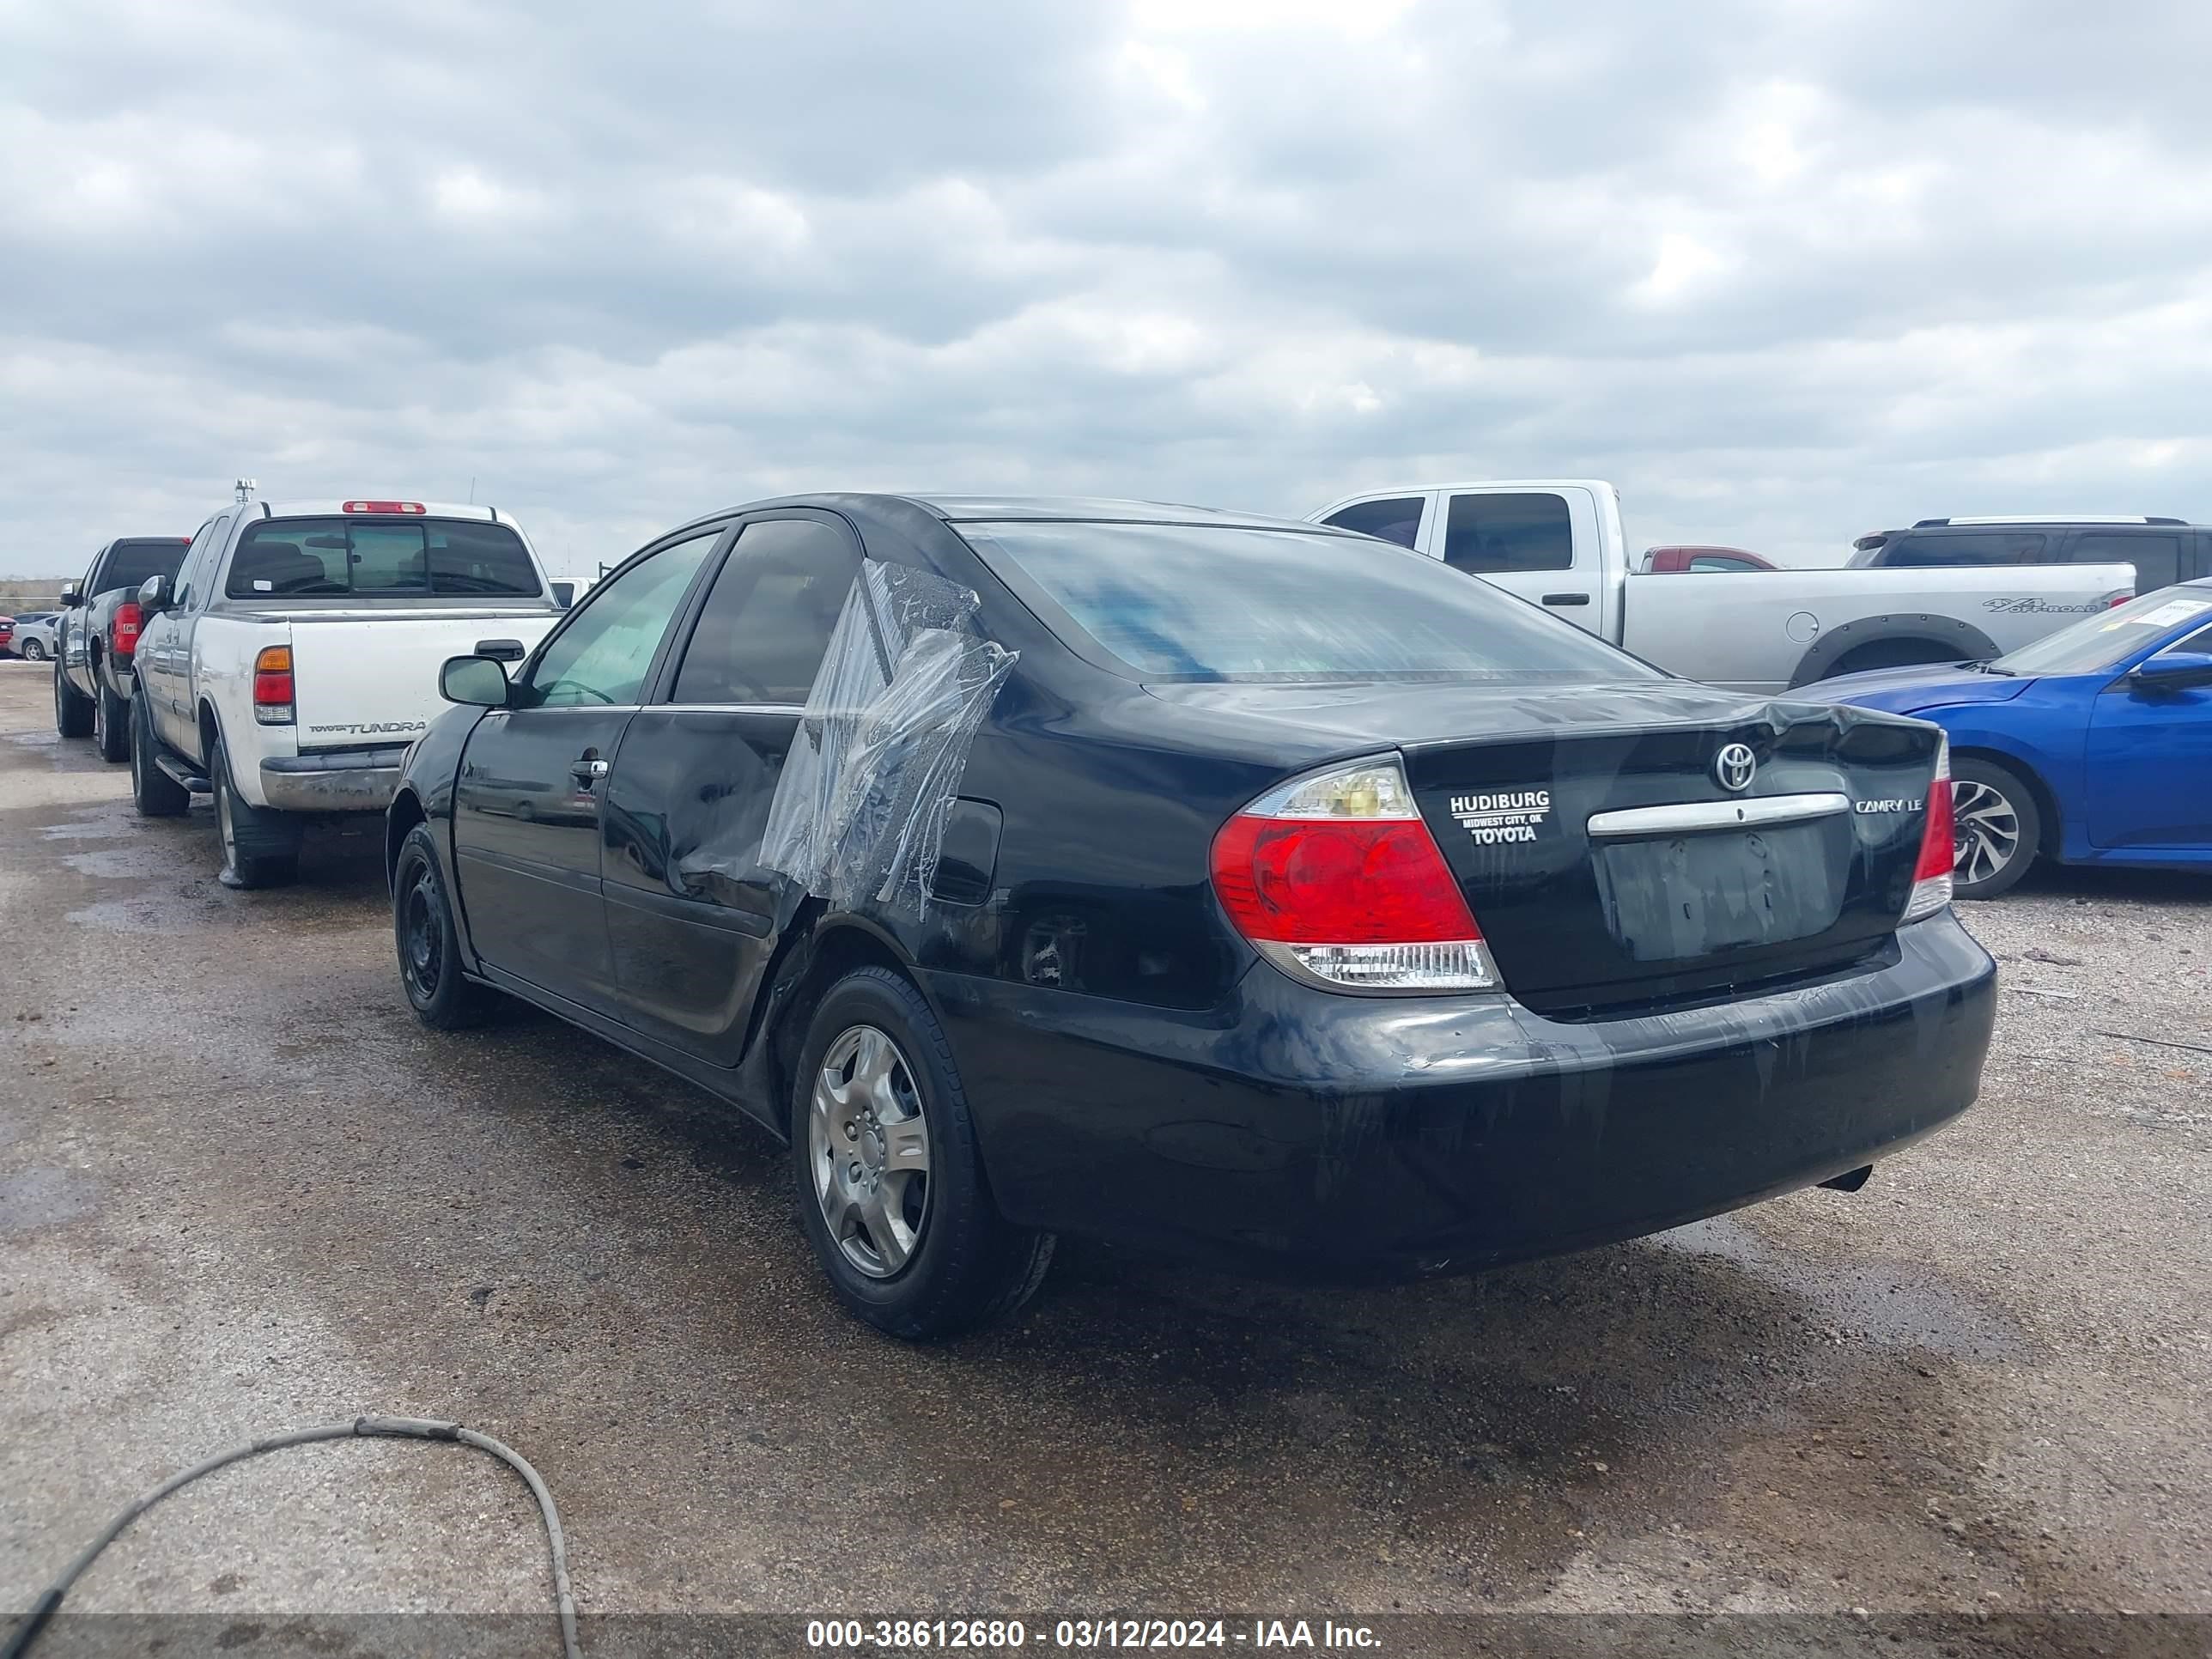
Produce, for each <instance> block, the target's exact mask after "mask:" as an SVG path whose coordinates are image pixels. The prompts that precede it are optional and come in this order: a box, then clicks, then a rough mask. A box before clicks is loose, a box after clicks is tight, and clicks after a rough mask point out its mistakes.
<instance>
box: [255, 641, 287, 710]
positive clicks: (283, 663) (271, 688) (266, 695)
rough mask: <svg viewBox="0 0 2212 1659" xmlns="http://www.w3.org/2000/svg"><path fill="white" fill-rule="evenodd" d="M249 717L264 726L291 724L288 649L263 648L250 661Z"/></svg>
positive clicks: (282, 647)
mask: <svg viewBox="0 0 2212 1659" xmlns="http://www.w3.org/2000/svg"><path fill="white" fill-rule="evenodd" d="M253 718H254V719H255V720H258V721H260V722H261V724H262V725H264V726H289V725H290V724H291V723H292V647H290V646H289V645H267V646H264V647H262V648H261V651H260V653H259V654H258V655H257V656H256V657H255V658H254V659H253Z"/></svg>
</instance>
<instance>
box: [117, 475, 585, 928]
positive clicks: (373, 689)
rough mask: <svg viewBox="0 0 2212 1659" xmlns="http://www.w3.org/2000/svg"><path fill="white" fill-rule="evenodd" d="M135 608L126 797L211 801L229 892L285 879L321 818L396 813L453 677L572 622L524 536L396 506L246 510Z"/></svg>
mask: <svg viewBox="0 0 2212 1659" xmlns="http://www.w3.org/2000/svg"><path fill="white" fill-rule="evenodd" d="M138 605H139V611H140V613H141V617H142V621H141V623H140V627H139V635H138V645H137V675H136V680H137V684H136V687H135V690H134V691H133V694H132V696H131V793H132V795H133V797H134V798H135V799H136V800H137V805H138V810H139V811H140V812H141V813H143V814H144V815H145V816H147V817H175V816H177V815H179V814H180V813H182V812H183V811H185V809H186V808H187V807H188V806H189V805H191V797H192V796H193V795H194V794H199V793H212V794H213V795H214V796H215V806H216V825H217V827H218V829H219V830H220V832H221V834H222V854H223V868H222V879H223V881H224V882H225V883H226V884H228V885H231V886H234V887H263V886H268V885H270V884H275V883H277V882H282V881H285V880H289V878H291V877H292V876H293V875H294V874H295V872H297V870H298V867H299V854H300V836H301V829H302V828H303V826H304V824H305V823H307V820H308V819H310V818H311V817H315V816H317V815H320V814H325V813H343V812H381V811H384V809H385V808H386V805H389V804H390V803H391V799H392V791H393V789H394V787H396V786H397V784H398V781H399V769H400V763H401V761H402V759H403V758H404V755H405V753H406V750H407V748H408V745H409V744H411V743H412V742H413V741H414V740H415V739H416V738H418V737H420V736H421V735H422V732H423V731H424V730H425V728H426V727H427V726H428V723H429V721H430V720H431V718H432V716H434V715H435V714H438V713H439V712H441V710H442V709H443V708H444V707H445V705H444V703H443V702H442V701H441V699H440V696H439V695H438V671H439V669H440V667H441V665H442V664H443V663H444V662H445V660H446V659H447V658H448V657H462V656H471V655H476V656H491V657H498V658H501V659H505V660H507V661H520V660H521V659H522V658H523V657H524V656H525V655H526V654H527V653H529V652H530V650H531V649H532V647H535V646H536V645H537V643H538V641H539V640H541V639H543V638H544V636H545V635H546V634H547V633H548V632H550V630H551V629H552V626H553V624H554V623H555V622H556V620H558V618H559V616H560V607H559V605H557V604H556V602H555V599H554V598H553V596H552V594H551V592H550V591H549V589H548V588H547V586H546V581H545V573H544V568H543V567H542V566H541V565H540V564H539V563H538V556H537V554H536V553H535V552H534V551H532V549H531V546H530V542H529V539H528V538H526V536H524V534H523V533H522V531H521V528H520V526H518V525H516V524H515V522H514V520H513V519H511V518H507V517H505V516H503V515H502V514H501V513H498V512H497V511H495V509H493V508H491V507H444V506H440V505H437V504H435V503H426V502H422V501H311V502H291V503H285V504H278V505H271V504H270V503H269V502H267V501H240V502H239V503H238V504H236V505H235V506H233V507H228V508H226V509H225V510H224V511H222V512H221V513H217V514H216V516H215V517H213V518H212V519H210V520H208V521H207V522H206V523H205V524H204V525H202V526H200V529H199V533H198V534H197V535H196V536H194V537H193V538H192V542H191V547H190V548H189V549H188V550H186V552H185V558H184V562H183V564H182V565H180V566H179V568H178V570H177V574H176V575H175V577H174V578H169V577H164V576H155V577H154V578H153V579H152V580H149V581H148V582H147V583H146V584H145V585H144V586H143V587H142V588H141V589H140V590H139V592H138Z"/></svg>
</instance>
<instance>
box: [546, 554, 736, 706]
mask: <svg viewBox="0 0 2212 1659" xmlns="http://www.w3.org/2000/svg"><path fill="white" fill-rule="evenodd" d="M721 534H722V532H721V531H720V528H716V529H714V530H709V531H708V532H705V533H703V534H702V535H697V536H694V537H692V538H690V540H689V541H683V542H678V543H676V544H674V545H673V546H671V547H664V548H662V549H661V550H659V552H657V553H649V554H647V556H645V557H644V558H642V559H641V560H639V561H638V562H636V563H635V564H634V565H631V566H630V567H629V568H628V569H626V570H624V571H623V573H622V574H620V575H617V576H613V577H611V578H609V579H608V580H606V581H605V582H603V583H601V584H600V585H599V586H597V587H595V588H593V589H592V592H591V595H590V597H589V599H587V600H586V602H585V603H584V604H583V605H579V606H578V607H577V608H576V609H575V610H574V611H570V612H569V613H568V614H569V622H568V626H567V627H565V628H563V629H562V630H561V631H560V632H559V633H558V634H556V635H554V636H553V638H552V639H551V640H550V641H547V643H546V646H545V649H544V653H542V654H541V655H540V656H539V657H538V661H537V663H536V665H534V666H532V669H531V671H530V680H529V690H530V696H529V698H528V702H530V703H532V704H534V705H536V706H537V707H539V708H576V707H580V706H586V705H589V706H595V707H599V708H604V707H605V706H607V705H608V704H610V703H612V704H616V705H628V704H631V703H635V702H636V701H637V700H638V696H639V693H640V692H641V691H642V690H644V689H645V677H646V675H647V673H648V672H649V671H651V670H652V667H653V653H655V652H657V651H659V649H660V640H661V636H662V635H665V633H667V631H668V624H669V622H670V620H671V618H672V617H674V616H675V615H676V607H677V606H678V605H681V604H682V603H683V602H684V592H685V590H687V589H688V588H689V587H690V586H691V578H692V577H693V576H695V575H696V574H698V570H699V567H700V565H701V564H702V563H703V562H705V561H706V557H707V555H708V554H709V553H710V552H712V551H713V550H714V544H715V542H717V541H718V540H720V538H721Z"/></svg>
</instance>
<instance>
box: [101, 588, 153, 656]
mask: <svg viewBox="0 0 2212 1659" xmlns="http://www.w3.org/2000/svg"><path fill="white" fill-rule="evenodd" d="M145 620H146V618H145V615H144V613H143V612H142V611H140V610H139V609H138V607H137V605H136V604H135V603H134V602H132V601H131V600H129V599H125V600H124V601H123V603H122V604H120V605H117V606H116V607H115V614H114V615H113V616H112V617H109V618H108V622H107V649H108V651H109V653H111V654H112V655H114V656H118V657H128V656H130V655H131V654H132V653H135V652H136V651H137V649H138V629H139V628H140V626H141V625H142V624H143V623H144V622H145Z"/></svg>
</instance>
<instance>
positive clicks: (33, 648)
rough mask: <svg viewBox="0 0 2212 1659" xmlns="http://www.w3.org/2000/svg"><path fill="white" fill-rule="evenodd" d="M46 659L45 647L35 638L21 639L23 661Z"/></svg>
mask: <svg viewBox="0 0 2212 1659" xmlns="http://www.w3.org/2000/svg"><path fill="white" fill-rule="evenodd" d="M23 660H24V661H25V662H44V661H45V660H46V647H45V646H44V645H43V644H41V643H40V641H37V640H25V641H23Z"/></svg>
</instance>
